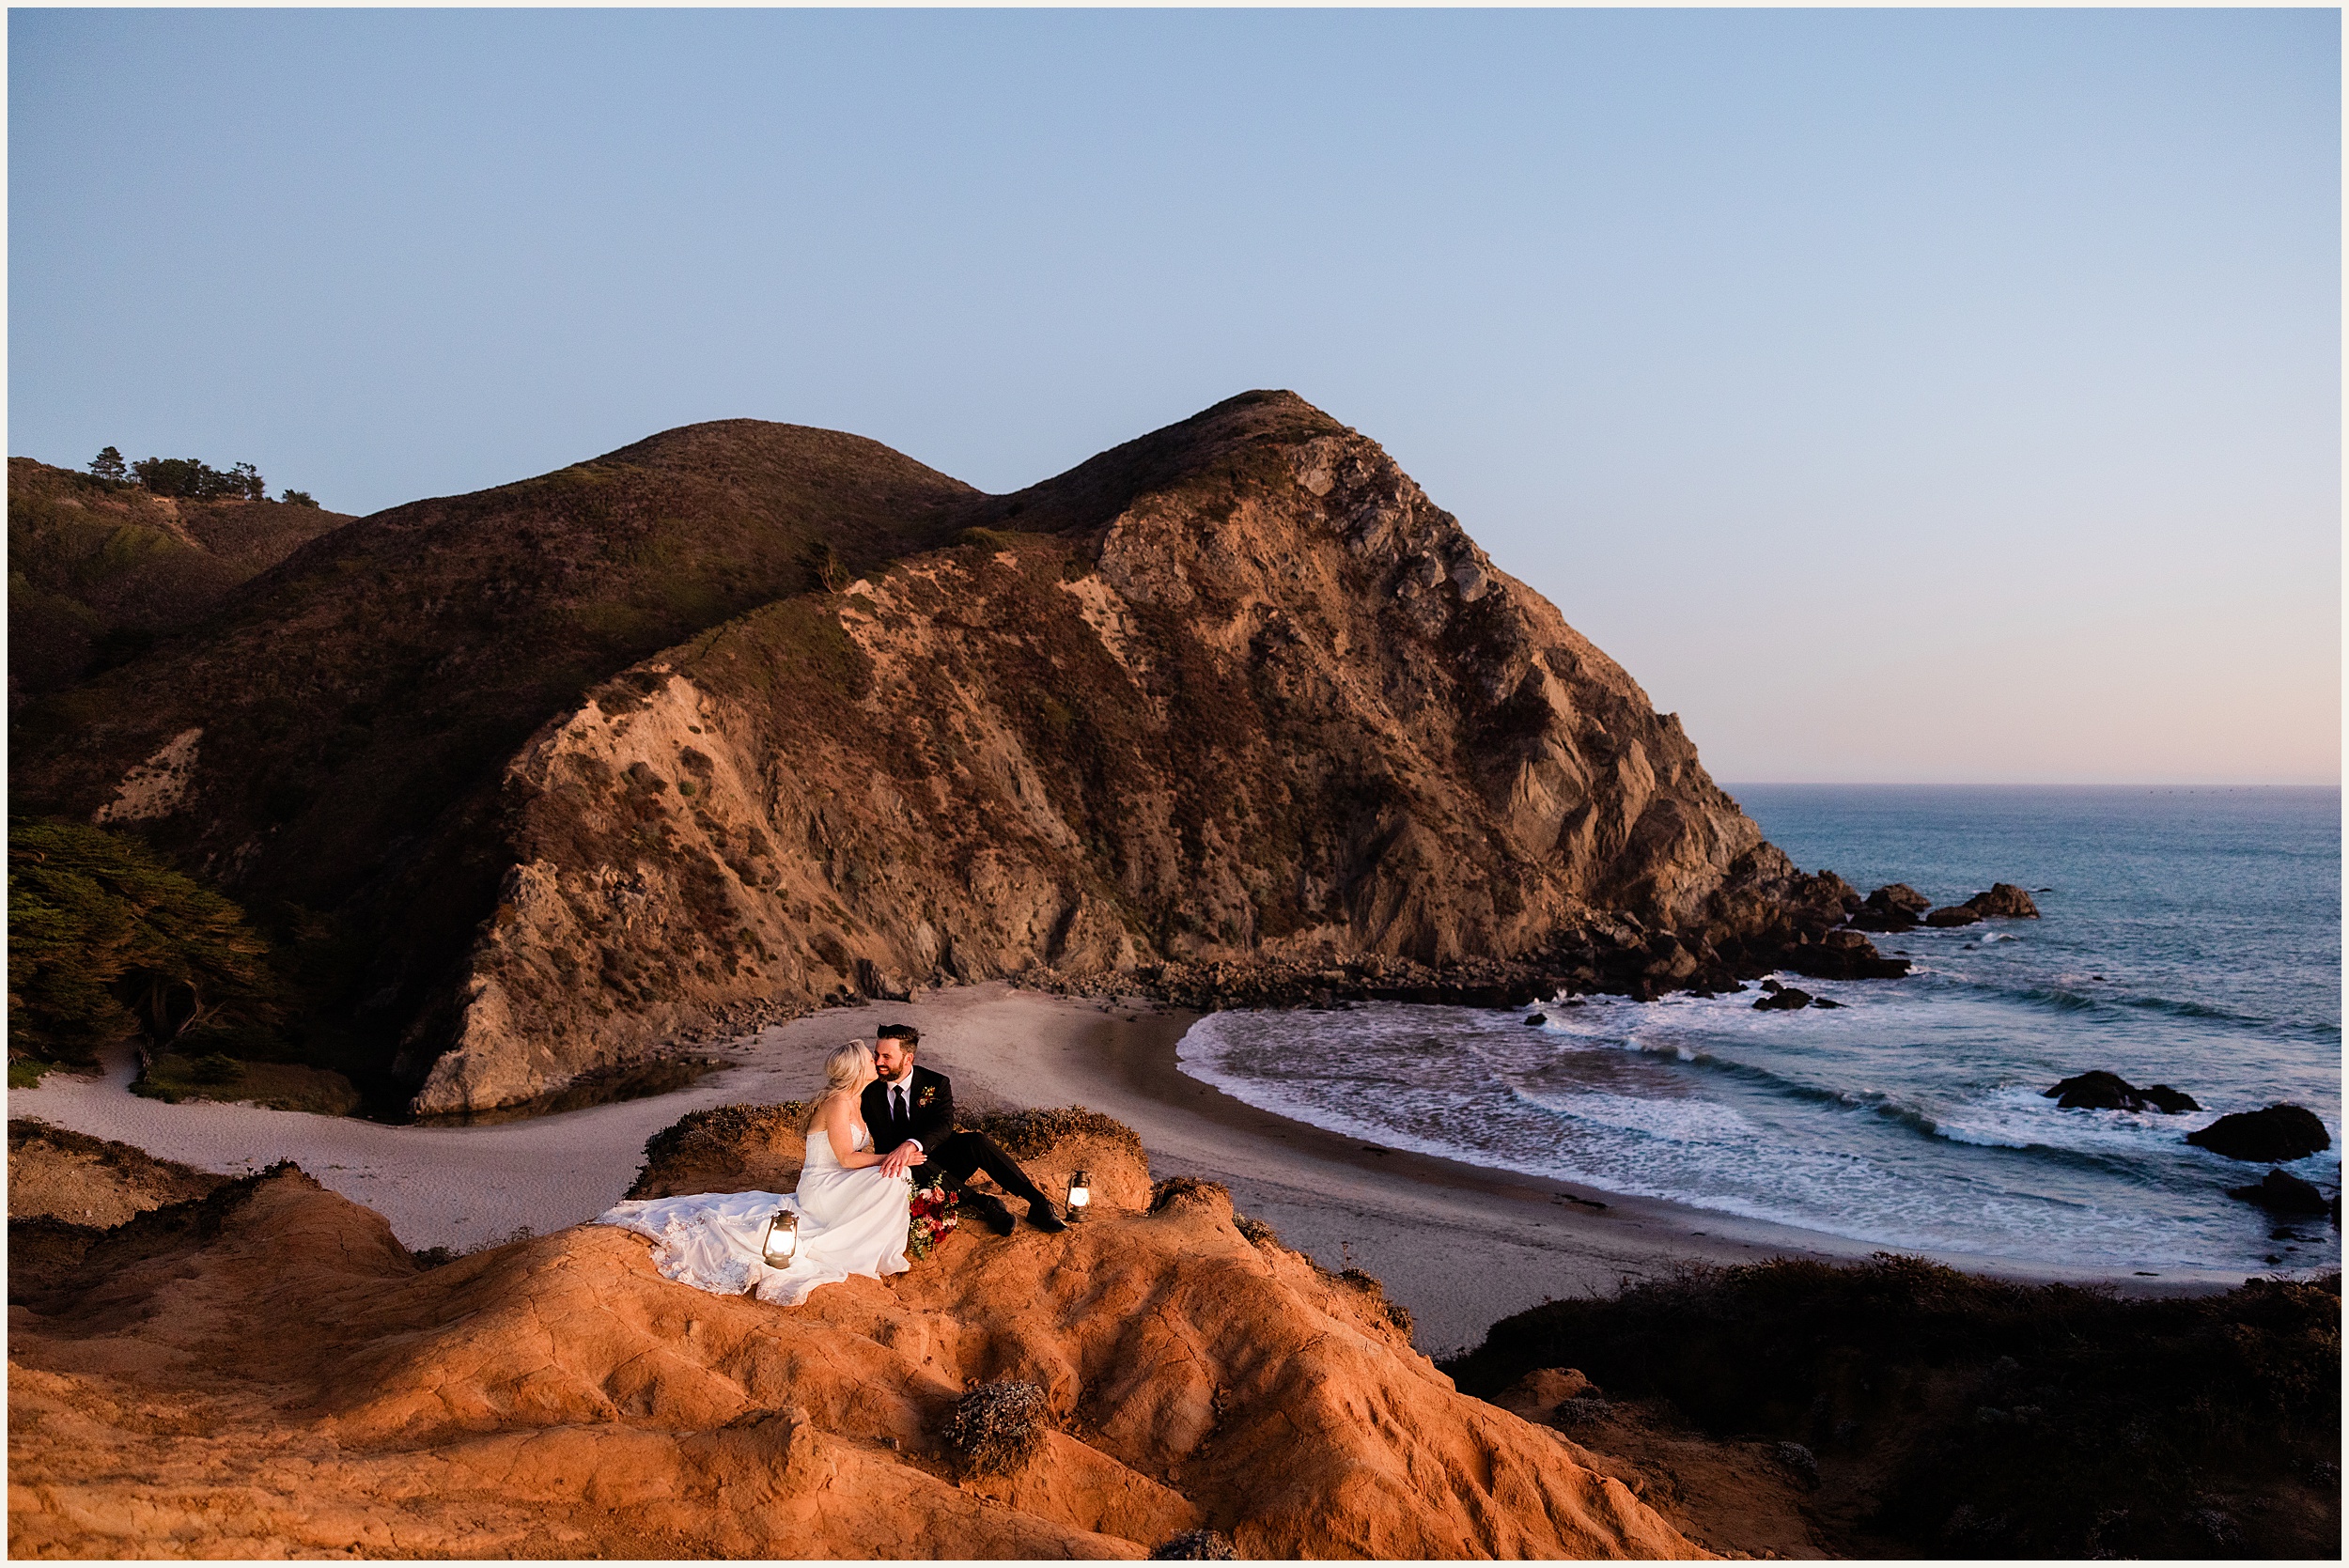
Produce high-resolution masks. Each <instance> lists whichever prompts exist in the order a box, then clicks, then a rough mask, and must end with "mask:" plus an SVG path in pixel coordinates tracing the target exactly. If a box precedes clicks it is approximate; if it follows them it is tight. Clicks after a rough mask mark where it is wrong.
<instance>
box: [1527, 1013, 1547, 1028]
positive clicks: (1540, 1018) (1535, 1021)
mask: <svg viewBox="0 0 2349 1568" xmlns="http://www.w3.org/2000/svg"><path fill="white" fill-rule="evenodd" d="M1525 1021H1526V1024H1527V1026H1528V1027H1529V1028H1532V1029H1539V1028H1541V1027H1542V1025H1544V1024H1546V1023H1548V1021H1549V1015H1548V1014H1547V1013H1534V1014H1532V1015H1530V1016H1529V1017H1527V1018H1526V1020H1525Z"/></svg>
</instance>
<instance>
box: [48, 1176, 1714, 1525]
mask: <svg viewBox="0 0 2349 1568" xmlns="http://www.w3.org/2000/svg"><path fill="white" fill-rule="evenodd" d="M1085 1157H1086V1158H1087V1159H1088V1160H1091V1161H1093V1162H1094V1164H1095V1166H1096V1167H1098V1168H1099V1170H1098V1172H1097V1186H1098V1188H1099V1189H1100V1190H1101V1192H1102V1194H1103V1201H1102V1202H1101V1203H1097V1205H1096V1207H1095V1210H1094V1211H1093V1214H1092V1216H1091V1217H1090V1218H1088V1219H1085V1220H1084V1221H1083V1222H1082V1223H1081V1224H1080V1225H1077V1226H1075V1227H1073V1228H1071V1230H1070V1231H1068V1232H1067V1233H1066V1234H1063V1235H1046V1234H1042V1233H1039V1232H1036V1231H1033V1230H1029V1229H1025V1228H1023V1229H1022V1230H1021V1231H1020V1232H1019V1234H1015V1235H1013V1236H1011V1237H1009V1238H1003V1239H999V1238H997V1237H994V1236H992V1235H988V1234H972V1232H970V1231H968V1230H966V1231H963V1232H958V1233H957V1234H955V1235H953V1236H951V1237H949V1238H948V1239H947V1240H946V1241H945V1242H944V1243H943V1244H941V1247H940V1249H939V1250H938V1251H937V1253H936V1254H934V1255H933V1257H932V1258H930V1259H929V1260H928V1261H926V1262H924V1263H921V1264H918V1265H915V1267H914V1269H913V1272H911V1273H910V1274H909V1275H905V1276H902V1277H900V1278H898V1279H896V1280H895V1281H890V1282H886V1283H884V1282H879V1281H867V1280H852V1281H848V1282H847V1283H845V1284H841V1285H837V1286H830V1287H826V1288H825V1289H824V1290H822V1291H821V1292H819V1293H818V1294H817V1296H815V1297H814V1298H813V1299H812V1300H811V1301H810V1302H809V1303H808V1304H807V1305H806V1306H805V1307H803V1308H800V1309H781V1308H776V1307H772V1306H768V1305H764V1304H761V1303H758V1302H756V1301H753V1300H748V1299H743V1298H735V1297H720V1296H709V1295H707V1294H704V1293H702V1292H698V1291H694V1290H692V1289H689V1288H687V1287H685V1286H682V1285H677V1284H674V1283H672V1282H670V1281H665V1280H663V1279H661V1277H660V1275H659V1274H657V1273H656V1272H655V1271H654V1269H653V1266H652V1264H651V1261H650V1257H649V1251H648V1249H647V1247H646V1243H645V1242H644V1241H643V1240H642V1239H641V1238H639V1237H637V1236H635V1235H632V1234H629V1233H627V1232H624V1231H620V1230H616V1229H612V1228H607V1227H598V1226H582V1227H578V1228H575V1229H572V1230H568V1231H565V1232H562V1233H560V1234H555V1235H551V1236H546V1237H542V1238H538V1239H535V1240H529V1241H523V1242H518V1243H514V1244H510V1245H507V1246H505V1247H501V1248H498V1249H495V1250H490V1251H486V1252H481V1253H476V1254H474V1255H473V1256H470V1257H466V1258H462V1259H459V1260H458V1261H456V1262H454V1263H451V1264H447V1265H443V1266H441V1267H438V1268H429V1269H426V1268H420V1267H419V1266H418V1265H417V1263H416V1261H415V1260H414V1259H412V1257H411V1256H410V1254H409V1253H408V1251H407V1250H405V1249H404V1248H402V1247H401V1246H400V1245H399V1243H398V1242H397V1240H395V1239H394V1237H393V1235H392V1234H391V1231H390V1228H389V1227H388V1226H387V1225H386V1224H385V1222H384V1221H383V1220H382V1219H381V1217H380V1216H378V1215H376V1214H374V1213H373V1212H372V1211H370V1210H367V1209H365V1208H361V1207H359V1206H358V1205H356V1204H353V1203H350V1202H348V1201H347V1200H345V1199H343V1198H340V1197H338V1196H336V1195H334V1194H333V1193H331V1192H328V1191H325V1190H324V1189H322V1188H319V1186H318V1185H317V1184H316V1183H314V1182H313V1181H311V1180H310V1179H309V1178H308V1177H307V1176H305V1175H303V1173H302V1172H300V1171H298V1170H296V1169H294V1168H292V1167H290V1166H281V1167H279V1168H277V1169H275V1170H272V1171H271V1172H266V1173H264V1174H263V1175H261V1176H258V1177H254V1178H248V1179H246V1180H244V1181H241V1182H237V1183H233V1184H230V1185H228V1186H226V1187H224V1188H221V1189H220V1190H219V1191H217V1192H215V1193H213V1194H212V1195H210V1197H207V1198H204V1199H201V1200H197V1201H194V1202H192V1203H180V1204H177V1205H174V1206H171V1207H168V1208H165V1209H163V1210H160V1211H157V1212H154V1213H150V1214H147V1215H143V1216H140V1217H138V1218H136V1219H132V1220H131V1221H130V1222H128V1223H126V1224H124V1225H122V1226H119V1227H117V1228H116V1229H115V1230H113V1231H110V1232H108V1233H105V1234H103V1235H102V1236H101V1237H100V1238H98V1239H97V1240H96V1241H95V1242H93V1244H92V1245H91V1246H90V1248H89V1249H88V1250H87V1253H86V1256H85V1257H84V1259H83V1261H82V1262H81V1264H80V1265H78V1266H77V1267H74V1268H71V1269H70V1270H60V1271H58V1272H57V1273H56V1274H55V1276H54V1277H52V1278H48V1279H30V1280H28V1279H22V1278H19V1277H17V1275H16V1274H15V1273H12V1275H11V1280H10V1301H11V1305H10V1310H9V1330H10V1332H9V1343H8V1354H9V1373H10V1378H9V1415H10V1421H9V1467H10V1468H9V1481H10V1494H9V1544H10V1548H11V1551H12V1552H13V1553H14V1554H15V1555H18V1556H35V1557H99V1556H126V1555H168V1556H245V1555H295V1556H316V1555H324V1554H327V1553H338V1554H339V1553H344V1552H349V1551H353V1550H356V1551H359V1552H362V1553H366V1554H371V1555H441V1554H455V1555H462V1556H499V1555H548V1554H554V1555H567V1556H599V1555H629V1556H650V1557H680V1556H714V1555H742V1556H769V1557H799V1558H811V1557H922V1556H944V1557H977V1558H990V1557H1137V1556H1142V1555H1145V1554H1146V1553H1147V1552H1148V1550H1149V1549H1150V1548H1151V1547H1153V1546H1155V1545H1159V1543H1161V1542H1164V1541H1166V1540H1168V1539H1169V1538H1171V1537H1173V1536H1175V1535H1177V1534H1180V1533H1182V1532H1184V1531H1186V1530H1190V1529H1197V1528H1201V1527H1206V1528H1211V1529H1217V1530H1220V1531H1221V1532H1222V1533H1223V1534H1225V1535H1227V1536H1228V1537H1229V1538H1230V1539H1231V1541H1232V1542H1233V1545H1234V1546H1235V1548H1236V1549H1237V1552H1238V1553H1239V1555H1241V1556H1243V1557H1467V1556H1501V1557H1693V1556H1701V1555H1703V1554H1702V1553H1701V1552H1699V1551H1698V1550H1697V1549H1696V1548H1694V1547H1693V1546H1691V1545H1690V1544H1689V1543H1688V1541H1687V1540H1686V1539H1685V1538H1683V1537H1682V1536H1681V1535H1680V1534H1678V1533H1677V1532H1676V1531H1675V1530H1673V1529H1672V1528H1671V1527H1670V1526H1669V1525H1667V1524H1666V1523H1665V1522H1664V1521H1663V1520H1662V1519H1661V1518H1659V1517H1658V1516H1657V1514H1654V1513H1653V1512H1651V1511H1650V1510H1649V1509H1648V1508H1647V1507H1646V1506H1645V1505H1643V1504H1642V1503H1641V1502H1640V1501H1639V1500H1638V1499H1637V1498H1634V1497H1633V1495H1632V1494H1631V1493H1630V1492H1629V1491H1628V1490H1626V1488H1625V1487H1624V1485H1623V1484H1622V1483H1620V1482H1617V1481H1614V1480H1611V1479H1609V1478H1607V1477H1605V1476H1602V1475H1600V1474H1598V1473H1596V1472H1595V1470H1593V1469H1592V1468H1591V1467H1588V1466H1587V1465H1586V1464H1583V1463H1580V1462H1579V1461H1578V1459H1577V1457H1576V1453H1575V1451H1574V1450H1573V1449H1572V1448H1571V1446H1570V1445H1569V1444H1567V1443H1566V1442H1564V1441H1563V1439H1562V1438H1561V1437H1559V1436H1557V1435H1556V1434H1555V1433H1552V1432H1549V1431H1547V1430H1545V1429H1543V1428H1541V1427H1538V1426H1535V1425H1532V1424H1530V1423H1529V1422H1527V1421H1524V1420H1521V1419H1520V1418H1519V1417H1517V1416H1516V1415H1513V1414H1511V1413H1509V1412H1507V1411H1505V1410H1502V1409H1500V1408H1498V1407H1496V1406H1494V1405H1487V1404H1486V1403H1484V1402H1482V1401H1479V1400H1475V1399H1471V1398H1469V1397H1467V1396H1465V1395H1463V1394H1461V1393H1459V1392H1457V1391H1456V1390H1455V1389H1454V1388H1453V1386H1452V1383H1451V1381H1450V1380H1449V1379H1448V1378H1446V1377H1445V1376H1444V1375H1443V1374H1440V1373H1439V1372H1438V1371H1437V1370H1436V1369H1435V1368H1434V1366H1433V1365H1432V1364H1431V1363H1430V1362H1428V1361H1427V1360H1426V1358H1423V1357H1422V1356H1419V1355H1418V1354H1416V1353H1415V1352H1413V1351H1412V1349H1411V1348H1410V1345H1409V1343H1408V1336H1407V1334H1406V1333H1405V1332H1404V1330H1403V1329H1401V1328H1400V1327H1398V1326H1397V1325H1396V1323H1395V1322H1394V1321H1392V1318H1391V1315H1390V1313H1389V1312H1388V1311H1387V1310H1386V1308H1385V1304H1384V1303H1383V1301H1381V1300H1380V1299H1379V1297H1378V1296H1377V1291H1376V1289H1375V1287H1371V1286H1366V1285H1364V1284H1362V1283H1360V1282H1358V1281H1350V1280H1346V1279H1340V1278H1335V1277H1332V1276H1330V1275H1329V1274H1326V1273H1324V1272H1323V1271H1321V1270H1320V1269H1318V1268H1316V1267H1315V1265H1313V1263H1312V1262H1310V1261H1309V1260H1307V1259H1305V1258H1303V1257H1301V1256H1299V1255H1298V1254H1296V1253H1293V1252H1290V1251H1287V1250H1284V1249H1283V1248H1281V1247H1280V1246H1279V1245H1278V1244H1277V1243H1276V1242H1273V1241H1272V1240H1270V1238H1269V1234H1268V1233H1265V1232H1263V1231H1262V1230H1261V1228H1257V1227H1251V1228H1250V1231H1251V1234H1255V1235H1256V1236H1257V1237H1258V1240H1257V1241H1254V1242H1252V1241H1251V1240H1250V1239H1249V1236H1248V1234H1243V1232H1242V1230H1241V1228H1240V1226H1239V1225H1238V1224H1237V1223H1236V1222H1235V1219H1234V1216H1233V1213H1232V1209H1231V1204H1230V1201H1229V1199H1228V1197H1227V1196H1226V1195H1224V1194H1223V1193H1222V1191H1221V1188H1214V1187H1209V1186H1205V1185H1202V1184H1196V1183H1189V1182H1173V1183H1164V1184H1160V1186H1159V1189H1158V1201H1157V1204H1156V1207H1155V1208H1150V1209H1144V1208H1143V1207H1140V1206H1131V1205H1135V1204H1138V1203H1141V1202H1143V1201H1145V1200H1143V1198H1142V1196H1141V1195H1142V1194H1143V1193H1144V1192H1146V1191H1147V1190H1148V1189H1147V1188H1146V1187H1144V1186H1143V1183H1145V1182H1146V1179H1147V1178H1146V1174H1145V1173H1144V1172H1143V1170H1142V1168H1141V1167H1140V1166H1139V1164H1138V1163H1136V1164H1133V1165H1132V1166H1131V1168H1130V1169H1125V1168H1121V1167H1120V1162H1124V1161H1128V1160H1130V1157H1129V1156H1128V1155H1125V1154H1122V1153H1120V1152H1118V1151H1116V1150H1115V1149H1112V1148H1109V1147H1107V1146H1106V1145H1105V1143H1104V1142H1103V1141H1100V1140H1097V1139H1096V1140H1094V1141H1091V1142H1090V1143H1089V1144H1088V1146H1087V1151H1086V1154H1085ZM1030 1163H1031V1168H1032V1169H1034V1168H1037V1162H1035V1161H1034V1160H1032V1161H1031V1162H1030ZM648 1174H652V1172H648ZM1121 1195H1122V1199H1123V1201H1122V1202H1121ZM1003 1378H1016V1379H1020V1380H1024V1381H1027V1382H1031V1383H1034V1384H1035V1385H1036V1386H1038V1387H1039V1388H1041V1389H1043V1390H1044V1392H1045V1395H1046V1400H1047V1405H1048V1407H1049V1411H1050V1425H1051V1427H1052V1428H1053V1430H1050V1431H1049V1432H1048V1433H1047V1434H1046V1435H1045V1439H1044V1446H1043V1448H1042V1450H1041V1452H1038V1453H1037V1454H1035V1455H1034V1457H1032V1458H1030V1459H1029V1460H1028V1461H1027V1462H1026V1463H1025V1464H1024V1465H1023V1466H1020V1467H1017V1468H1016V1469H1014V1470H1013V1472H1012V1473H1010V1474H1008V1475H988V1476H980V1475H974V1474H968V1473H966V1471H965V1467H964V1466H963V1465H962V1463H961V1462H960V1461H959V1460H958V1459H957V1457H956V1456H955V1455H954V1453H953V1452H951V1451H950V1450H949V1449H948V1448H947V1447H946V1446H945V1445H944V1444H943V1443H942V1442H941V1440H940V1438H939V1437H938V1436H937V1434H939V1433H940V1432H941V1430H942V1429H943V1427H944V1424H945V1421H946V1419H947V1417H948V1416H949V1415H950V1414H951V1413H952V1411H953V1409H954V1406H955V1405H956V1402H957V1400H958V1399H959V1398H960V1397H961V1396H962V1394H963V1393H964V1392H965V1390H966V1389H968V1388H970V1387H972V1386H975V1385H978V1384H981V1383H986V1382H991V1381H994V1380H998V1379H1003Z"/></svg>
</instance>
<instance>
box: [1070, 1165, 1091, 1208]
mask: <svg viewBox="0 0 2349 1568" xmlns="http://www.w3.org/2000/svg"><path fill="white" fill-rule="evenodd" d="M1092 1202H1093V1178H1092V1177H1091V1176H1088V1175H1087V1174H1085V1173H1084V1172H1082V1171H1072V1172H1069V1173H1068V1218H1069V1219H1083V1218H1084V1217H1085V1208H1086V1205H1088V1204H1090V1203H1092Z"/></svg>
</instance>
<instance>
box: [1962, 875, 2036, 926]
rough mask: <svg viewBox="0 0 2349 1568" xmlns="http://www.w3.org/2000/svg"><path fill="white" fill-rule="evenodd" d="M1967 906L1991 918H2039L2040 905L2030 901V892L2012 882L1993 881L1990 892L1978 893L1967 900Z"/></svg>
mask: <svg viewBox="0 0 2349 1568" xmlns="http://www.w3.org/2000/svg"><path fill="white" fill-rule="evenodd" d="M1966 908H1969V909H1971V910H1973V911H1974V913H1976V914H1978V915H1981V916H1983V917H1984V918H1986V919H1991V920H2037V919H2038V918H2039V906H2038V905H2036V904H2034V903H2032V902H2031V901H2030V893H2025V892H2024V891H2023V890H2022V889H2020V888H2018V887H2016V886H2015V884H2014V883H2012V882H1993V883H1991V884H1990V891H1989V892H1988V893H1976V894H1974V896H1973V897H1971V898H1969V899H1968V900H1967V901H1966Z"/></svg>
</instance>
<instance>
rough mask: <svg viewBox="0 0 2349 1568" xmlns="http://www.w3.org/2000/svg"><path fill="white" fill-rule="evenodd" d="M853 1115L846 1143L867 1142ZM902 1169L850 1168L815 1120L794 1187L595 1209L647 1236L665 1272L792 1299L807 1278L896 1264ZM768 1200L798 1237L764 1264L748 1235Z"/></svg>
mask: <svg viewBox="0 0 2349 1568" xmlns="http://www.w3.org/2000/svg"><path fill="white" fill-rule="evenodd" d="M872 1138H873V1135H872V1134H871V1133H869V1132H867V1131H866V1130H865V1129H864V1127H863V1124H859V1125H858V1126H857V1129H856V1147H857V1148H859V1149H863V1148H864V1147H866V1146H868V1145H869V1144H870V1143H871V1142H872ZM912 1188H913V1181H912V1178H911V1177H910V1176H884V1175H882V1174H881V1172H880V1169H879V1167H878V1166H872V1165H867V1166H863V1167H862V1168H860V1169H857V1170H854V1171H851V1170H848V1169H847V1168H845V1167H843V1166H842V1165H841V1163H840V1161H839V1160H838V1159H837V1158H836V1157H834V1156H833V1155H832V1139H831V1138H830V1137H829V1136H827V1135H826V1133H825V1132H824V1129H823V1128H821V1127H817V1129H816V1130H815V1131H813V1132H811V1133H809V1134H808V1135H807V1164H806V1165H805V1167H804V1168H803V1169H801V1172H800V1189H799V1191H798V1192H796V1193H792V1194H788V1195H786V1194H782V1193H774V1192H703V1193H694V1194H692V1196H689V1197H680V1198H639V1199H636V1200H633V1201H631V1202H629V1203H615V1204H614V1205H613V1206H612V1207H611V1208H610V1209H607V1210H606V1211H604V1212H603V1213H602V1214H600V1215H599V1216H597V1218H596V1221H595V1222H596V1223H597V1224H599V1225H618V1226H620V1227H621V1228H623V1229H625V1230H630V1231H634V1232H635V1233H636V1234H639V1235H643V1236H649V1237H651V1238H652V1244H653V1247H652V1261H653V1266H654V1267H655V1268H658V1269H659V1270H661V1274H662V1275H663V1276H664V1277H665V1278H668V1279H671V1280H675V1281H677V1283H679V1284H681V1285H692V1287H693V1288H694V1289H695V1290H706V1291H709V1292H711V1293H712V1294H713V1295H718V1296H740V1295H742V1294H743V1293H744V1292H746V1291H752V1290H754V1289H755V1292H756V1294H757V1296H758V1298H759V1299H760V1300H761V1301H772V1302H775V1303H777V1304H779V1305H781V1306H786V1307H796V1306H798V1305H799V1304H800V1303H801V1302H802V1301H805V1300H806V1299H807V1295H808V1292H810V1291H812V1290H814V1289H815V1288H816V1287H817V1285H828V1284H831V1283H832V1281H835V1280H845V1279H847V1278H848V1276H849V1275H851V1274H862V1275H864V1276H865V1277H866V1278H868V1279H874V1280H878V1279H879V1278H881V1277H882V1276H883V1275H887V1274H903V1273H904V1272H905V1271H906V1269H907V1268H908V1267H909V1266H910V1265H908V1264H907V1262H906V1200H907V1198H908V1196H909V1194H910V1192H911V1191H912ZM777 1209H789V1210H792V1211H793V1212H795V1213H797V1214H798V1215H799V1217H800V1245H799V1252H798V1254H797V1256H795V1257H794V1258H793V1259H792V1262H791V1266H790V1267H788V1268H770V1267H769V1266H768V1265H767V1261H766V1259H765V1258H764V1257H763V1256H762V1255H761V1254H760V1252H759V1250H758V1244H759V1242H760V1240H761V1239H762V1238H763V1237H764V1236H765V1235H766V1234H767V1220H768V1219H769V1217H770V1216H771V1215H773V1214H774V1212H775V1211H776V1210H777Z"/></svg>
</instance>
